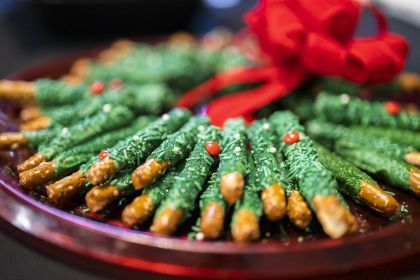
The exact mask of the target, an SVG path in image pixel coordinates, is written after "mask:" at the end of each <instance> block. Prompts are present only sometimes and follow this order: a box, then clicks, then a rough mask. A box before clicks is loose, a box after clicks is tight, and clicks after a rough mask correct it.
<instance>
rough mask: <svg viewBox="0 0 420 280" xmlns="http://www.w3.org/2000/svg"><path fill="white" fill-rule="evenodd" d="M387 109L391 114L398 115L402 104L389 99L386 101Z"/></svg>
mask: <svg viewBox="0 0 420 280" xmlns="http://www.w3.org/2000/svg"><path fill="white" fill-rule="evenodd" d="M385 110H386V111H387V112H388V114H390V115H393V116H395V115H398V114H399V113H400V105H399V104H398V103H397V102H395V101H388V102H386V103H385Z"/></svg>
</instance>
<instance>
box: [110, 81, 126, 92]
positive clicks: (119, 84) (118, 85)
mask: <svg viewBox="0 0 420 280" xmlns="http://www.w3.org/2000/svg"><path fill="white" fill-rule="evenodd" d="M122 86H123V81H122V80H121V79H112V80H111V81H110V82H109V88H110V89H113V90H119V89H120V88H122Z"/></svg>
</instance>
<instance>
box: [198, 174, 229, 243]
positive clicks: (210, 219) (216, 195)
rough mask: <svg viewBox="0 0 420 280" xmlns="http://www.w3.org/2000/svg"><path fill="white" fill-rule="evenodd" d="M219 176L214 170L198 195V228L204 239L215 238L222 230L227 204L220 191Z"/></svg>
mask: <svg viewBox="0 0 420 280" xmlns="http://www.w3.org/2000/svg"><path fill="white" fill-rule="evenodd" d="M220 177H221V176H220V171H219V170H218V171H216V172H214V173H213V174H212V175H211V178H210V180H209V182H208V183H207V184H208V186H207V188H206V190H205V191H204V192H203V193H202V195H201V197H200V212H201V220H200V229H201V232H202V233H203V234H204V238H205V239H217V238H219V237H220V236H221V235H222V232H223V226H224V222H225V215H226V208H227V206H228V205H227V204H226V202H225V201H224V199H223V196H222V194H221V192H220Z"/></svg>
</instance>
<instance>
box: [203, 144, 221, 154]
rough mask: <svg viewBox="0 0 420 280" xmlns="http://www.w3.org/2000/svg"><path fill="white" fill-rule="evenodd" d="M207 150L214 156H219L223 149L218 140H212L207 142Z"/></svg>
mask: <svg viewBox="0 0 420 280" xmlns="http://www.w3.org/2000/svg"><path fill="white" fill-rule="evenodd" d="M206 150H207V152H208V153H209V154H210V155H211V156H212V157H217V156H218V155H219V154H220V150H221V149H220V146H219V144H218V143H217V142H214V141H210V142H207V143H206Z"/></svg>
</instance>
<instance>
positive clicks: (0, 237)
mask: <svg viewBox="0 0 420 280" xmlns="http://www.w3.org/2000/svg"><path fill="white" fill-rule="evenodd" d="M69 2H71V3H70V4H69ZM115 3H118V4H115ZM254 4H255V1H254V0H248V1H247V0H242V1H241V0H203V1H202V2H200V1H195V0H185V1H184V0H166V1H165V0H162V1H161V0H142V1H134V0H120V1H112V0H107V1H99V0H73V1H69V0H39V1H17V0H0V78H3V77H5V76H7V75H8V74H11V73H13V72H15V71H17V70H19V69H22V68H23V67H25V66H28V65H31V64H33V63H37V62H40V61H43V60H45V59H47V58H49V57H53V56H60V55H63V54H66V53H68V52H71V51H72V50H75V49H83V48H89V47H93V46H98V45H104V44H107V43H109V42H111V41H112V40H114V39H117V38H119V37H127V38H132V39H141V38H146V37H147V36H156V35H164V34H169V33H170V32H174V31H177V30H186V31H190V32H192V33H194V34H203V33H205V32H207V31H209V30H210V29H212V28H213V27H216V26H221V25H223V26H227V27H229V28H231V29H232V30H239V29H240V28H241V27H242V26H243V25H242V18H241V15H242V14H243V13H244V11H246V10H248V9H249V8H251V7H252V6H253V5H254ZM229 6H230V7H229ZM390 27H391V30H393V31H395V32H397V33H400V34H403V35H405V36H406V37H407V39H408V40H409V41H410V44H411V46H412V52H411V56H410V59H409V62H408V64H407V69H409V70H419V68H420V65H419V64H420V50H419V49H420V48H419V46H420V30H419V29H416V28H415V27H414V26H410V25H409V24H406V23H402V22H400V21H399V20H397V19H391V20H390ZM374 31H375V25H374V22H373V20H372V18H371V17H370V16H369V15H364V17H363V20H362V24H361V27H360V30H359V33H360V34H363V35H367V34H372V33H373V32H374ZM401 274H403V272H401ZM29 278H31V279H45V280H48V279H54V280H56V279H60V280H67V279H72V280H74V279H109V278H107V277H106V276H104V275H98V274H97V273H92V272H87V271H82V270H79V269H78V268H75V267H72V266H68V265H65V264H62V263H61V262H60V261H57V260H54V259H53V258H52V257H48V256H45V255H43V254H42V253H39V252H37V251H36V250H33V249H32V248H29V247H26V246H25V245H22V244H21V243H20V242H19V241H18V240H17V239H16V238H15V237H13V236H8V234H7V233H5V232H0V279H1V280H9V279H10V280H12V279H13V280H20V279H29ZM401 279H420V276H419V275H417V276H411V277H407V278H401Z"/></svg>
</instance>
